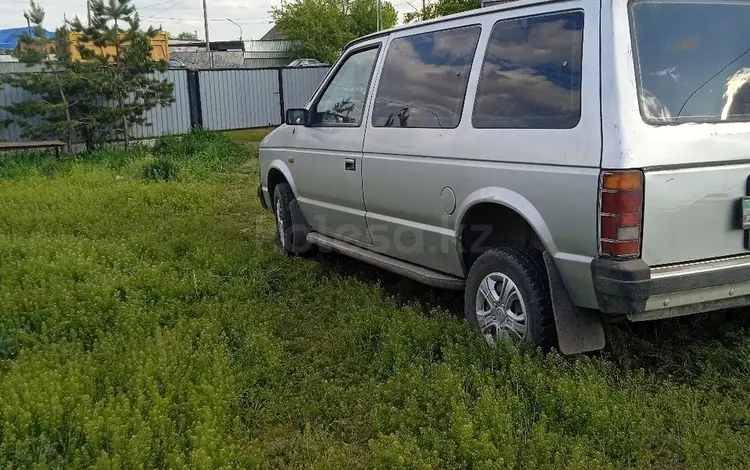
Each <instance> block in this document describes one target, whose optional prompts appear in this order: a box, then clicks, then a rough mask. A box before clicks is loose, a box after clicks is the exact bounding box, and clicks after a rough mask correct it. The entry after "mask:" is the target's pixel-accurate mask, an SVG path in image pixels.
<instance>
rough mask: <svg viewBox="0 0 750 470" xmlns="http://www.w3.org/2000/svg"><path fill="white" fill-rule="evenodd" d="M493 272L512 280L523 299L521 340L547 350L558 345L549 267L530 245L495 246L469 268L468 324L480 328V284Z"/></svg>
mask: <svg viewBox="0 0 750 470" xmlns="http://www.w3.org/2000/svg"><path fill="white" fill-rule="evenodd" d="M492 273H501V274H503V275H505V276H507V277H508V278H509V279H510V280H512V281H513V283H514V284H515V285H516V286H517V289H518V291H519V292H520V295H521V298H522V299H523V301H524V304H525V306H526V321H525V325H526V333H525V337H524V338H523V339H521V342H523V343H527V344H533V345H536V346H539V347H540V348H541V349H542V350H543V351H545V352H546V351H549V350H550V348H552V347H555V346H556V345H557V330H556V328H555V317H554V314H553V312H552V302H551V299H550V293H549V282H548V279H547V270H546V268H545V266H544V258H543V256H542V253H541V252H540V251H538V250H534V249H531V248H522V247H504V248H495V249H493V250H490V251H487V252H485V253H483V254H482V255H481V256H480V257H479V258H478V259H477V261H476V262H475V263H474V265H473V266H472V267H471V270H470V271H469V276H468V278H467V279H466V290H465V293H464V315H465V317H466V320H467V321H468V322H469V325H470V326H471V327H472V328H474V329H475V330H477V331H481V328H480V325H479V319H478V317H477V310H478V308H477V302H478V301H477V296H478V293H479V287H480V284H481V283H482V282H483V281H484V279H485V278H486V277H487V276H490V275H491V274H492ZM491 329H492V328H491ZM493 331H494V330H493Z"/></svg>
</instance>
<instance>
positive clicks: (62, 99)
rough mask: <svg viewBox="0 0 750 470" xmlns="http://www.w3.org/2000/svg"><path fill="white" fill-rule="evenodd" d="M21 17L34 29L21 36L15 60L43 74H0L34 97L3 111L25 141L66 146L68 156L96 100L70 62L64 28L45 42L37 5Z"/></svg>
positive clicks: (31, 5) (32, 3)
mask: <svg viewBox="0 0 750 470" xmlns="http://www.w3.org/2000/svg"><path fill="white" fill-rule="evenodd" d="M24 16H25V17H26V18H27V20H28V21H29V23H30V24H31V25H32V27H31V28H30V31H29V32H28V33H26V34H23V35H21V37H20V39H19V46H18V48H17V49H16V50H15V51H14V52H13V55H14V56H15V57H16V58H17V59H18V60H19V61H20V62H21V63H23V64H26V65H27V66H28V67H34V68H36V69H39V68H41V72H23V73H13V74H0V83H7V84H9V85H11V86H13V87H16V88H20V89H23V90H25V91H28V92H30V93H32V94H34V95H35V96H36V97H35V98H31V99H29V100H25V101H20V102H16V103H13V104H10V105H8V106H4V107H3V109H5V110H6V111H8V112H10V113H11V114H13V115H14V119H12V121H13V122H15V123H17V124H18V125H19V126H20V127H21V130H22V133H23V136H24V137H27V138H31V139H49V138H52V139H60V140H63V141H65V142H66V143H67V147H68V151H70V150H71V146H72V144H73V139H74V136H75V135H76V133H77V132H81V133H84V134H85V133H86V128H87V127H88V126H89V125H90V124H91V118H90V115H91V110H92V108H94V107H95V99H96V96H95V93H94V90H92V88H91V87H90V86H88V85H89V82H88V80H87V79H86V74H85V73H83V71H82V70H81V66H80V64H76V63H74V62H72V61H71V57H70V53H69V50H68V47H67V45H66V44H65V38H66V37H67V32H66V31H65V30H64V28H61V29H59V30H58V31H57V32H56V39H55V40H51V39H48V38H47V36H46V32H45V29H44V27H43V26H42V23H43V22H44V9H43V8H42V7H41V6H40V5H39V4H38V3H37V2H36V1H35V0H31V1H30V3H29V10H28V11H26V12H24ZM51 52H52V53H54V55H51V54H50V53H51Z"/></svg>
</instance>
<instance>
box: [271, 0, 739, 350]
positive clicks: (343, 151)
mask: <svg viewBox="0 0 750 470" xmlns="http://www.w3.org/2000/svg"><path fill="white" fill-rule="evenodd" d="M748 32H750V1H747V0H716V1H714V0H634V1H627V0H611V1H604V2H600V1H599V0H570V1H540V0H521V1H511V2H505V3H502V4H501V5H498V6H494V7H489V8H480V9H478V10H474V11H470V12H466V13H462V14H459V15H454V16H449V17H444V18H439V19H436V20H432V21H423V22H418V23H414V24H409V25H406V26H402V27H398V28H395V29H392V30H388V31H383V32H380V33H377V34H373V35H370V36H367V37H364V38H361V39H358V40H356V41H354V42H352V43H351V44H350V45H349V46H348V47H347V48H346V50H345V52H344V53H343V55H342V56H341V58H340V59H339V60H338V61H337V62H336V64H334V66H333V67H332V69H331V71H330V72H329V73H328V75H327V76H326V78H325V79H324V81H323V83H322V84H321V85H320V87H319V88H318V90H317V91H316V92H315V93H314V95H313V97H312V99H311V100H310V102H309V104H308V105H307V106H306V107H305V108H304V109H289V110H287V113H286V123H285V124H284V125H282V126H281V127H279V128H277V129H276V130H275V131H274V132H272V133H271V134H270V135H269V136H268V137H267V138H266V139H265V140H264V141H263V143H262V144H261V148H260V186H259V188H258V194H259V197H260V200H261V203H262V204H263V205H264V206H265V207H267V208H269V209H271V210H272V211H273V212H274V214H275V216H276V220H277V234H278V243H279V246H280V248H281V250H282V251H283V252H284V253H286V254H289V255H302V254H305V253H310V252H313V251H314V250H315V249H325V250H332V251H336V252H340V253H343V254H345V255H348V256H351V257H354V258H357V259H359V260H363V261H366V262H369V263H372V264H375V265H377V266H380V267H382V268H384V269H387V270H391V271H394V272H397V273H400V274H402V275H404V276H408V277H410V278H412V279H416V280H418V281H421V282H424V283H426V284H429V285H432V286H438V287H441V288H448V289H457V290H464V297H465V315H466V319H467V320H468V322H469V324H470V325H471V326H472V327H473V328H475V329H477V330H479V331H480V332H481V333H482V334H483V335H484V336H485V337H487V339H489V340H493V341H495V340H500V339H503V338H517V339H518V340H520V341H527V342H530V343H535V344H537V345H539V346H540V347H542V348H543V349H548V348H550V347H553V346H554V347H559V349H560V350H561V351H562V352H563V353H566V354H570V353H577V352H582V351H591V350H596V349H600V348H602V347H603V346H604V333H603V329H602V323H603V322H605V321H614V320H624V319H627V320H630V321H645V320H655V319H661V318H667V317H673V316H678V315H686V314H693V313H699V312H706V311H712V310H717V309H725V308H732V307H740V306H746V305H748V304H750V238H748V232H749V230H748V229H750V197H749V195H750V192H749V190H750V187H749V186H750V180H749V177H750V34H749V33H748Z"/></svg>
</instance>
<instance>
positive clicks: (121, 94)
mask: <svg viewBox="0 0 750 470" xmlns="http://www.w3.org/2000/svg"><path fill="white" fill-rule="evenodd" d="M90 8H91V22H90V23H89V24H87V25H84V24H83V23H82V22H81V20H80V19H79V18H78V17H76V18H75V19H74V20H73V21H72V22H70V27H71V29H72V31H73V32H76V33H81V36H80V39H79V40H78V43H77V44H76V47H77V49H78V51H79V53H80V55H81V58H82V60H83V61H85V62H88V63H90V64H93V66H92V69H93V70H95V71H96V72H95V74H94V76H93V77H92V78H94V82H95V83H94V87H95V88H96V89H97V91H98V92H99V93H100V94H101V96H102V98H103V99H104V100H106V101H107V102H109V104H110V107H109V108H108V109H106V110H103V111H102V112H101V113H100V115H99V121H100V122H101V123H102V124H103V125H104V124H108V125H109V126H110V129H111V130H112V131H114V132H115V133H116V135H118V136H121V137H122V139H123V140H124V142H125V146H126V147H127V145H128V143H129V140H130V131H131V129H132V126H133V125H135V124H138V125H149V124H150V123H148V122H147V120H146V118H145V113H146V112H147V111H148V110H150V109H152V108H154V107H156V106H159V105H161V106H168V105H169V104H170V103H172V101H174V98H173V85H172V83H170V82H169V81H168V80H166V79H163V78H159V77H158V76H157V75H156V72H163V71H164V69H165V68H166V61H163V60H162V61H154V60H153V59H152V54H151V51H152V48H151V43H150V39H151V38H153V37H154V36H155V35H156V34H157V33H158V32H159V31H158V30H156V29H154V28H153V27H149V28H148V29H147V30H145V31H144V30H141V29H140V20H139V18H138V13H137V12H136V10H135V7H134V6H133V4H132V0H108V1H107V2H106V3H105V2H104V0H92V1H91V2H90Z"/></svg>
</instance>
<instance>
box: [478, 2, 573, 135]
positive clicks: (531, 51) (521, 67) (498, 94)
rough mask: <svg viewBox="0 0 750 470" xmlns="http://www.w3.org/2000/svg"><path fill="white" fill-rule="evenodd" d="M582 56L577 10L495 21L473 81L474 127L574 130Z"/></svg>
mask: <svg viewBox="0 0 750 470" xmlns="http://www.w3.org/2000/svg"><path fill="white" fill-rule="evenodd" d="M582 56H583V12H582V11H567V12H559V13H552V14H545V15H539V16H532V17H525V18H515V19H512V20H501V21H498V22H497V23H495V26H494V27H493V28H492V34H491V35H490V40H489V43H488V45H487V52H486V53H485V57H484V63H483V64H482V74H481V75H480V77H479V85H478V87H477V94H476V99H475V102H474V111H473V115H472V123H473V125H474V127H477V128H494V129H499V128H513V129H572V128H574V127H576V125H578V121H580V119H581V76H582V74H581V69H582V65H583V61H582Z"/></svg>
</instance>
